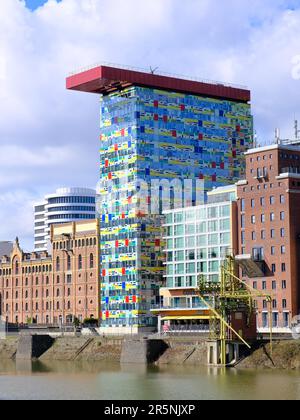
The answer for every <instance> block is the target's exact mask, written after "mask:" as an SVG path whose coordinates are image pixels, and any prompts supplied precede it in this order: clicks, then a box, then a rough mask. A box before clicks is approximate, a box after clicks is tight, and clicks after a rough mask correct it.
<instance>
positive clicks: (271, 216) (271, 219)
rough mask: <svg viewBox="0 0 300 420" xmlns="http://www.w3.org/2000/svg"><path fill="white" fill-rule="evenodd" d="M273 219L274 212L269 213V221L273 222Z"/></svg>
mask: <svg viewBox="0 0 300 420" xmlns="http://www.w3.org/2000/svg"><path fill="white" fill-rule="evenodd" d="M274 220H275V213H270V221H271V222H274Z"/></svg>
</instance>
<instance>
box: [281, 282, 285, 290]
mask: <svg viewBox="0 0 300 420" xmlns="http://www.w3.org/2000/svg"><path fill="white" fill-rule="evenodd" d="M281 287H282V289H283V290H286V280H282V282H281Z"/></svg>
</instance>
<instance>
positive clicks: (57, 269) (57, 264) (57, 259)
mask: <svg viewBox="0 0 300 420" xmlns="http://www.w3.org/2000/svg"><path fill="white" fill-rule="evenodd" d="M56 271H60V259H59V257H57V258H56Z"/></svg>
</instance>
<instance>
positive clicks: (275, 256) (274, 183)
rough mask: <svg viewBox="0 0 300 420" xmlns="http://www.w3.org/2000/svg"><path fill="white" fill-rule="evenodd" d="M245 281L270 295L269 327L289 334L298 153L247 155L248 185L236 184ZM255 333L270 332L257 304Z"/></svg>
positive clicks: (298, 231)
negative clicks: (270, 315)
mask: <svg viewBox="0 0 300 420" xmlns="http://www.w3.org/2000/svg"><path fill="white" fill-rule="evenodd" d="M238 198H239V200H238V207H239V213H240V217H239V220H238V223H239V232H240V241H239V243H240V251H239V252H240V254H241V255H239V256H238V260H239V261H240V264H241V266H242V267H243V270H242V271H243V273H242V274H243V278H244V279H245V280H247V282H248V283H249V284H250V285H251V286H253V287H254V288H255V289H259V290H264V291H268V292H270V293H271V294H272V296H273V305H272V306H273V308H272V310H273V326H274V327H275V330H276V331H277V332H279V333H280V332H283V333H284V332H287V331H288V328H289V327H290V326H291V321H292V318H293V317H294V316H296V315H298V314H299V304H300V300H299V297H300V296H299V293H300V290H299V276H300V266H299V265H300V258H299V256H300V224H299V215H300V148H299V147H297V146H292V145H272V146H268V147H262V148H259V149H253V150H250V151H248V152H247V153H246V180H244V181H240V182H239V183H238ZM257 306H258V308H257V309H258V328H259V331H260V332H264V331H267V330H268V329H269V320H268V308H267V304H266V302H265V301H262V300H259V301H258V302H257Z"/></svg>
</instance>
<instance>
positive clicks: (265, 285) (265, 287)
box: [262, 280, 267, 290]
mask: <svg viewBox="0 0 300 420" xmlns="http://www.w3.org/2000/svg"><path fill="white" fill-rule="evenodd" d="M262 289H263V290H267V282H266V281H265V280H264V281H263V282H262Z"/></svg>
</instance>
